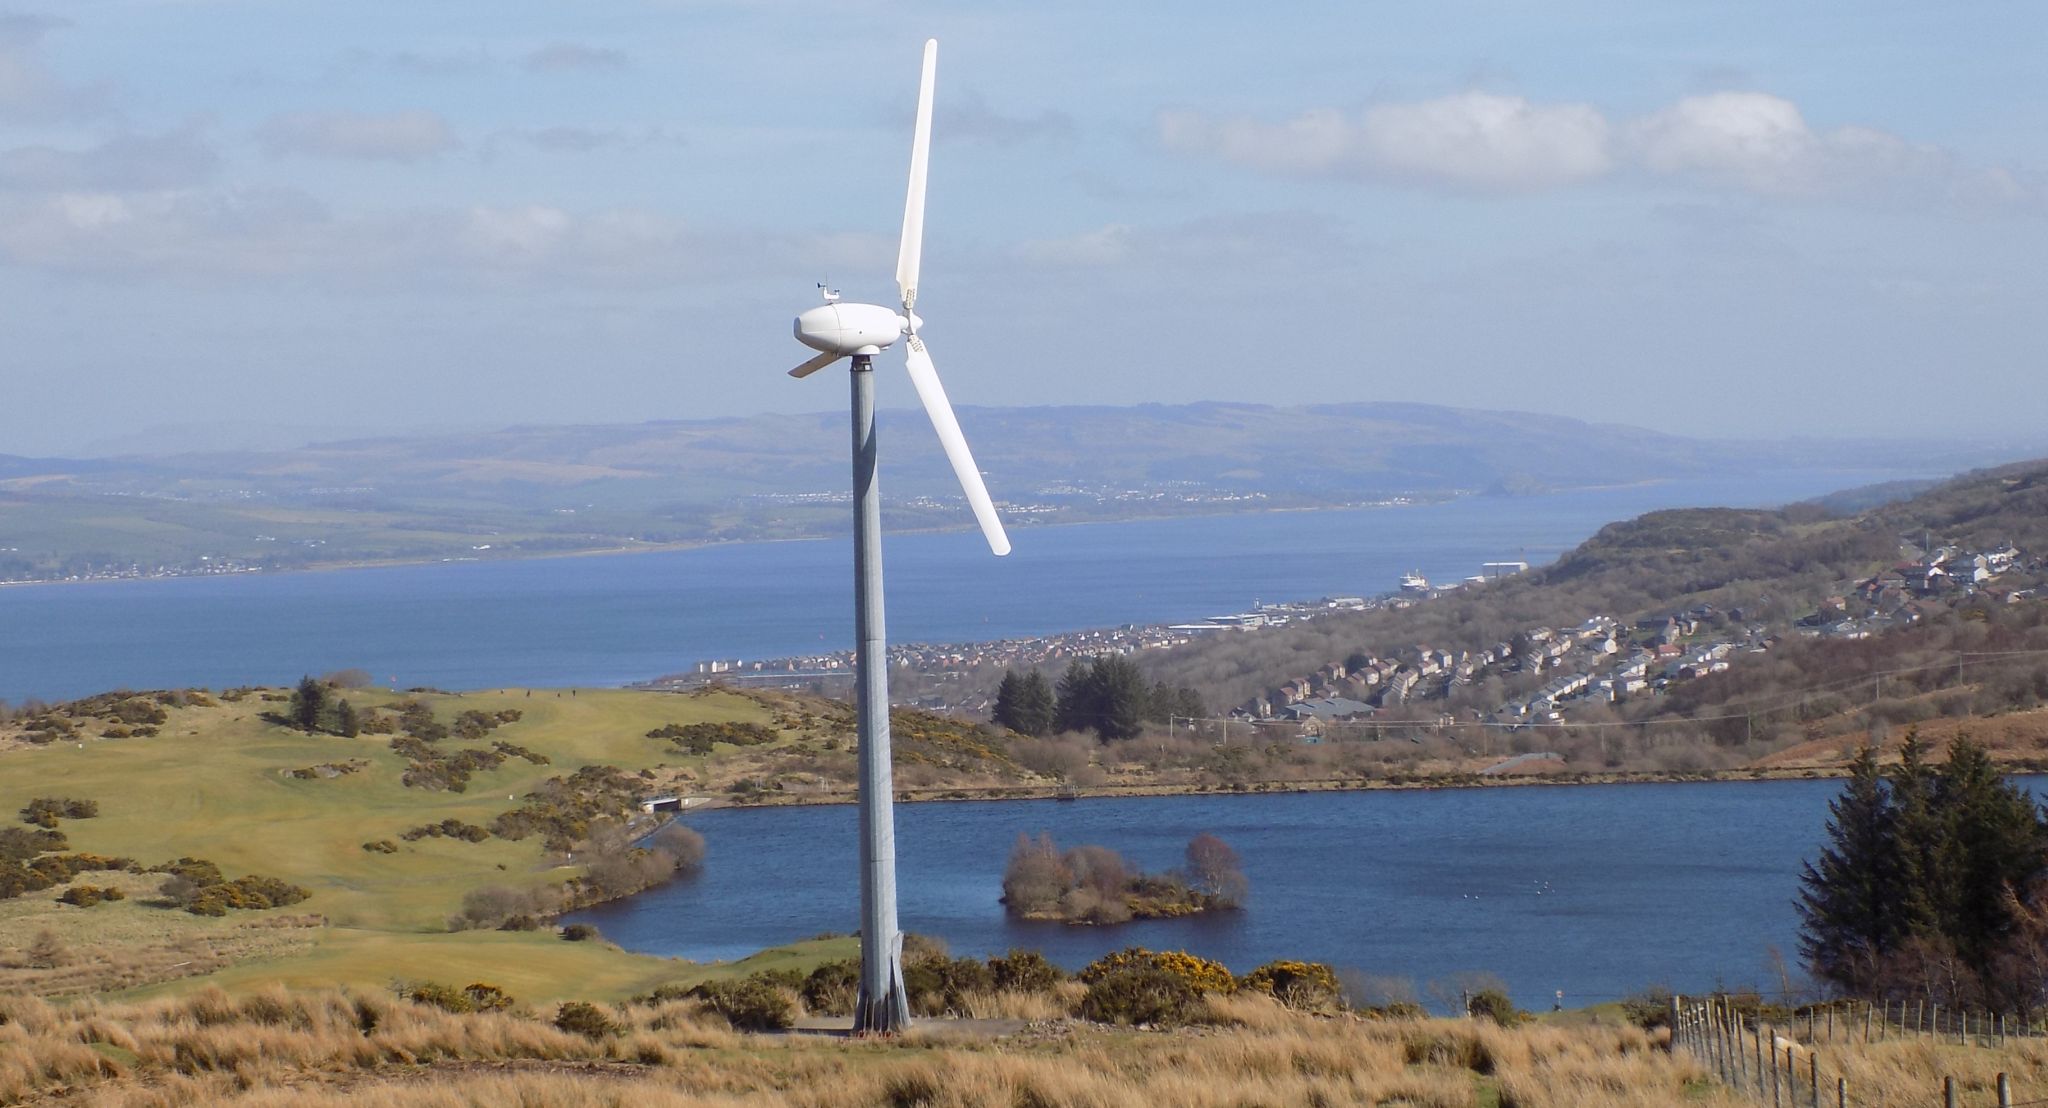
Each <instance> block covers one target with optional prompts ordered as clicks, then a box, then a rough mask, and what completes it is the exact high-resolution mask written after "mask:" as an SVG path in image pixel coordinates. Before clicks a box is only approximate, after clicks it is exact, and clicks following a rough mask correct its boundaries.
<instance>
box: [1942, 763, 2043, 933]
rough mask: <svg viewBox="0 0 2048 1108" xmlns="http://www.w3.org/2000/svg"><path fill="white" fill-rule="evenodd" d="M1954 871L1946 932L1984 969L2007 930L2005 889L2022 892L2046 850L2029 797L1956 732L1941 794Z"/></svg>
mask: <svg viewBox="0 0 2048 1108" xmlns="http://www.w3.org/2000/svg"><path fill="white" fill-rule="evenodd" d="M1938 795H1939V804H1940V809H1941V812H1942V815H1943V816H1944V817H1945V818H1946V820H1947V822H1948V824H1949V827H1948V840H1949V841H1948V849H1947V850H1946V851H1944V856H1945V858H1946V859H1951V860H1952V861H1951V864H1952V865H1953V866H1954V868H1955V878H1954V881H1953V886H1954V894H1953V901H1952V903H1951V904H1950V905H1949V908H1950V913H1951V915H1950V918H1949V919H1948V920H1946V921H1944V922H1945V924H1946V926H1945V927H1944V930H1945V931H1946V932H1947V933H1948V936H1949V938H1950V939H1951V940H1952V941H1954V943H1955V944H1956V948H1957V950H1958V951H1959V952H1960V953H1961V954H1962V955H1963V957H1964V959H1965V960H1967V961H1969V962H1970V963H1972V964H1973V965H1983V964H1984V963H1985V962H1986V961H1987V960H1988V959H1989V958H1990V956H1991V953H1992V951H1993V949H1994V947H1996V946H1997V944H1998V942H1999V941H2000V940H2001V939H2002V938H2003V937H2004V935H2005V933H2006V932H2007V931H2008V930H2009V929H2010V928H2011V926H2012V912H2011V910H2010V906H2009V903H2008V897H2007V895H2006V893H2007V891H2008V890H2014V889H2026V888H2027V887H2028V886H2029V884H2030V883H2031V882H2032V880H2033V878H2034V877H2035V876H2036V875H2037V874H2038V873H2040V872H2041V869H2042V862H2043V852H2044V850H2048V837H2044V834H2043V830H2042V824H2041V816H2040V812H2039V811H2038V809H2036V808H2035V806H2034V803H2033V801H2032V800H2030V799H2028V797H2027V796H2026V794H2024V793H2022V792H2021V791H2020V790H2019V789H2018V788H2017V787H2016V786H2014V785H2012V784H2011V783H2009V782H2007V781H2006V780H2005V779H2004V778H2002V777H2001V776H1999V773H1998V771H1997V770H1996V769H1995V768H1994V767H1993V766H1992V764H1991V759H1990V757H1989V756H1988V755H1987V754H1986V753H1985V751H1984V748H1983V747H1981V746H1979V745H1977V744H1976V743H1975V742H1972V741H1971V740H1970V739H1969V737H1968V736H1967V735H1958V736H1957V737H1956V740H1955V742H1954V743H1952V744H1950V746H1949V751H1948V765H1947V766H1946V767H1944V772H1943V774H1942V778H1941V788H1940V791H1939V794H1938Z"/></svg>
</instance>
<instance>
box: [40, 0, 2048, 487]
mask: <svg viewBox="0 0 2048 1108" xmlns="http://www.w3.org/2000/svg"><path fill="white" fill-rule="evenodd" d="M30 2H31V3H33V2H34V0H30ZM0 3H5V0H0ZM926 37H935V38H937V39H939V40H940V50H939V62H938V81H937V110H936V118H935V123H934V135H933V152H932V161H931V192H930V202H929V214H928V218H927V225H926V247H925V260H924V269H923V281H922V285H923V287H922V289H921V292H920V299H919V315H920V316H921V317H922V318H923V319H924V330H923V334H924V336H925V338H926V339H927V341H928V343H929V344H930V347H931V349H932V352H933V354H934V356H935V358H936V360H937V363H938V366H939V370H940V372H941V374H942V375H943V376H944V377H945V379H946V382H947V385H948V388H949V390H950V391H951V393H952V395H953V398H954V400H955V402H956V403H959V404H963V405H1028V404H1063V403H1090V404H1138V403H1146V402H1164V403H1182V402H1189V401H1197V400H1232V401H1257V402H1264V403H1273V404H1307V403H1319V402H1335V401H1363V400H1399V401H1423V402H1433V403H1442V404H1452V405H1458V406H1464V407H1477V408H1498V409H1517V410H1527V411H1535V412H1545V413H1558V414H1565V415H1572V416H1577V417H1580V418H1585V419H1592V420H1598V421H1612V422H1619V423H1629V424H1636V425H1641V426H1646V427H1652V428H1657V429H1660V430H1667V431H1676V432H1681V433H1690V434H1699V435H1712V436H1741V435H1771V436H1777V435H1791V434H1800V435H1816V436H1870V435H1893V434H1939V435H1945V436H1953V435H1973V436H1990V437H2000V438H2027V437H2029V436H2031V437H2033V438H2034V439H2037V440H2042V441H2048V432H2044V431H2043V429H2042V428H2041V427H2040V426H2039V424H2040V414H2041V413H2042V412H2043V411H2048V364H2044V361H2048V359H2044V355H2048V338H2044V334H2048V322H2044V321H2048V312H2044V311H2043V310H2042V305H2043V304H2048V264H2044V262H2043V259H2044V257H2048V66H2044V65H2042V64H2040V58H2041V57H2042V54H2043V49H2044V47H2048V9H2044V8H2042V7H2041V6H2040V5H2039V4H2038V3H2037V2H2034V0H2021V2H1979V3H1971V4H1966V5H1953V6H1930V5H1926V4H1924V3H1913V4H1907V3H1898V2H1894V0H1862V2H1858V3H1842V2H1835V0H1816V2H1813V3H1802V4H1784V3H1757V2H1749V0H1731V2H1719V3H1705V2H1699V0H1637V2H1635V3H1630V4H1625V5H1621V4H1611V3H1597V4H1596V3H1585V2H1578V0H1550V2H1545V3H1533V2H1527V0H1521V2H1500V3H1477V2H1468V0H1442V2H1435V3H1429V4H1391V3H1378V2H1364V0H1356V2H1350V3H1324V4H1290V3H1279V4H1245V3H1241V2H1238V3H1227V4H1226V3H1212V2H1207V0H1187V2H1183V3H1181V4H1176V5H1171V6H1154V5H1102V4H1084V3H1075V2H1073V0H1045V2H1040V3H1031V4H1023V3H987V2H951V3H935V2H926V3H891V2H884V0H847V2H842V3H836V4H820V3H816V2H807V3H794V2H784V0H582V2H579V3H573V4H571V3H562V2H559V0H549V2H540V0H435V2H433V3H409V4H397V3H363V2H361V0H356V2H354V3H329V2H325V0H289V2H287V0H270V2H252V0H63V2H62V3H61V4H59V3H54V2H52V0H44V6H42V7H27V8H0V389H4V393H0V413H4V417H0V454H27V455H46V454H66V453H91V452H101V451H112V450H148V449H152V448H162V449H169V448H173V447H176V448H184V447H190V446H200V445H272V444H276V443H277V442H278V441H279V440H291V441H299V440H304V439H309V438H332V437H343V436H347V435H352V434H357V433H364V432H370V431H379V430H387V429H430V428H455V427H461V428H483V427H494V426H501V425H508V424H522V423H564V422H577V423H587V422H638V421H642V420H650V419H693V418H703V417H712V416H730V415H744V414H750V413H755V412H764V411H822V410H828V409H833V408H837V407H840V406H843V405H844V403H845V396H844V385H843V384H835V382H836V381H840V380H842V379H841V378H839V376H838V374H836V373H833V374H820V375H817V376H814V377H811V378H809V379H807V380H803V381H794V380H791V379H790V378H788V377H786V376H785V375H784V372H783V371H784V370H786V369H788V368H789V367H790V366H793V365H795V364H796V363H798V362H800V361H802V360H804V358H805V357H806V356H807V354H808V353H809V352H808V351H806V350H805V349H803V348H802V347H800V346H798V345H797V343H796V342H795V341H794V339H793V338H792V337H791V335H790V318H791V317H792V316H793V315H794V314H795V313H796V312H797V311H800V310H802V309H804V308H806V307H809V306H810V305H812V304H814V303H816V302H817V297H816V290H815V287H814V286H815V285H816V283H817V282H820V281H827V282H830V283H831V284H832V285H834V286H836V287H839V288H841V289H842V290H844V292H845V293H846V295H847V296H848V297H849V298H851V299H860V300H869V301H873V302H880V303H888V302H890V301H891V300H892V298H893V296H894V283H893V271H894V259H895V239H896V234H897V230H898V226H899V223H900V220H901V215H902V205H903V188H904V183H903V178H904V172H905V167H906V165H907V161H908V148H909V130H910V121H911V117H912V114H913V109H914V103H915V97H916V83H917V66H918V58H919V52H920V50H921V44H922V42H923V40H924V39H925V38H926ZM899 361H900V356H899V355H897V354H895V353H894V352H891V353H889V354H885V355H884V356H883V359H882V362H883V367H884V368H885V369H888V370H890V372H887V373H885V374H884V375H883V376H882V377H881V378H880V381H881V386H882V390H883V392H882V400H883V403H884V404H886V405H892V406H910V405H913V404H914V403H915V399H914V396H913V394H912V393H911V392H910V390H909V387H908V385H907V383H906V382H905V381H904V379H903V375H902V374H901V373H899V372H895V371H894V369H893V367H894V366H895V365H896V364H897V363H898V362H899ZM969 428H970V430H971V429H972V425H971V420H970V421H969Z"/></svg>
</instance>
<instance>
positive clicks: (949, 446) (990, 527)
mask: <svg viewBox="0 0 2048 1108" xmlns="http://www.w3.org/2000/svg"><path fill="white" fill-rule="evenodd" d="M904 355H905V356H904V365H905V366H906V367H907V368H908V369H909V370H910V383H911V384H912V385H915V386H917V398H918V399H919V400H922V401H924V410H925V414H926V415H929V416H931V417H932V430H934V431H937V432H938V433H939V445H941V446H944V447H945V448H946V460H947V461H949V462H952V463H953V475H954V476H956V477H958V478H960V491H962V492H964V493H966V494H967V505H968V507H970V508H973V509H974V518H975V519H976V520H977V521H979V522H980V523H981V533H982V535H983V537H985V538H987V539H988V548H989V549H990V550H992V551H994V552H995V555H996V557H998V558H1000V557H1002V556H1003V555H1005V554H1008V553H1009V552H1010V536H1008V535H1006V534H1004V533H1003V521H1002V520H1000V519H998V518H996V505H995V501H993V500H990V499H989V497H988V486H987V485H984V484H982V483H981V470H980V469H979V468H977V467H976V466H975V464H974V455H973V454H971V453H969V452H968V450H967V436H965V435H963V434H961V433H960V421H959V420H957V419H954V418H953V405H952V404H951V403H950V402H948V401H947V400H946V386H944V385H941V384H939V371H938V370H937V369H936V368H934V367H933V366H932V356H931V354H929V353H927V352H926V351H925V348H924V340H923V339H921V338H918V337H917V336H916V335H911V336H910V337H909V338H908V339H906V340H905V344H904Z"/></svg>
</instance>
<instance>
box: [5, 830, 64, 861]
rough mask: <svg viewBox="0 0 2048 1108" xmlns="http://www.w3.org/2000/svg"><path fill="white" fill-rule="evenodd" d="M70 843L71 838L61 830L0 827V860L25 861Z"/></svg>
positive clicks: (61, 848)
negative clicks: (66, 836)
mask: <svg viewBox="0 0 2048 1108" xmlns="http://www.w3.org/2000/svg"><path fill="white" fill-rule="evenodd" d="M70 845H71V840H70V839H67V838H65V837H64V832H62V831H49V830H41V829H38V830H33V831H31V830H29V829H27V828H24V827H0V861H10V862H26V861H28V860H29V859H30V858H33V857H35V856H36V855H38V854H42V853H44V852H46V851H52V850H63V849H64V848H65V847H68V846H70Z"/></svg>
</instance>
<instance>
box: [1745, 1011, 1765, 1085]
mask: <svg viewBox="0 0 2048 1108" xmlns="http://www.w3.org/2000/svg"><path fill="white" fill-rule="evenodd" d="M1749 1033H1750V1036H1751V1038H1753V1039H1754V1040H1755V1041H1756V1093H1757V1096H1759V1097H1761V1096H1763V1093H1764V1025H1763V1022H1762V1021H1761V1020H1759V1021H1758V1022H1757V1025H1756V1026H1755V1027H1753V1028H1751V1029H1750V1032H1749Z"/></svg>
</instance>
